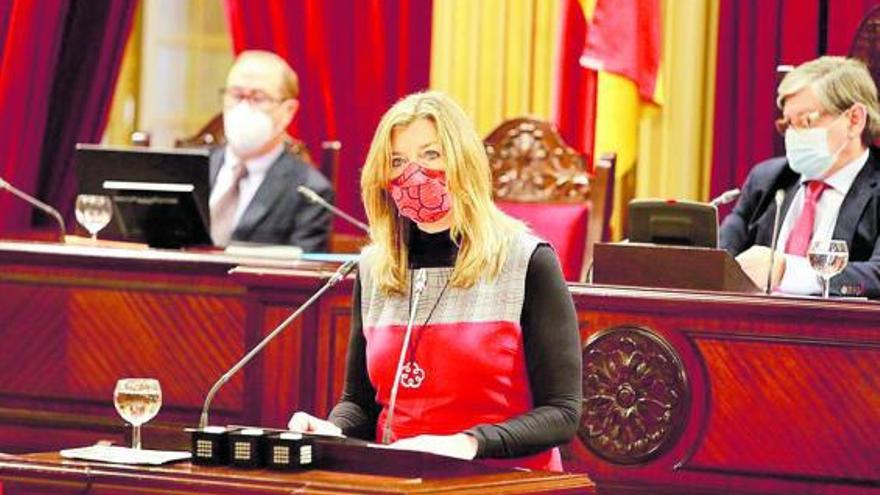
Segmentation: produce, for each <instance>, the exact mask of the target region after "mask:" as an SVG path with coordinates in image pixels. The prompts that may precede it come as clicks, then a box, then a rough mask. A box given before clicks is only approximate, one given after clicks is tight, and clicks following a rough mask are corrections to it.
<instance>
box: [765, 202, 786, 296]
mask: <svg viewBox="0 0 880 495" xmlns="http://www.w3.org/2000/svg"><path fill="white" fill-rule="evenodd" d="M773 199H774V201H776V213H775V214H774V215H773V239H772V240H771V243H770V244H771V245H770V268H769V269H768V270H767V285H766V286H765V287H764V293H765V294H769V293H770V289H771V287H770V283H771V282H772V279H773V265H774V264H775V263H776V243H777V241H779V218H780V216H781V212H782V201H783V200H784V199H785V191H784V190H783V189H777V190H776V196H774V198H773Z"/></svg>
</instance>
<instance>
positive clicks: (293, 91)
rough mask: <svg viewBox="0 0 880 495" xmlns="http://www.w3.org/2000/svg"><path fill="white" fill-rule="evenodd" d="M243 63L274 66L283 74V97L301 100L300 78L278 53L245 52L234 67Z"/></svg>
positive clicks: (237, 58) (239, 55)
mask: <svg viewBox="0 0 880 495" xmlns="http://www.w3.org/2000/svg"><path fill="white" fill-rule="evenodd" d="M241 62H257V63H261V64H267V65H271V66H274V67H275V68H276V69H277V70H278V72H279V73H280V74H281V87H280V88H279V89H280V90H281V97H282V98H284V99H297V98H299V76H297V75H296V71H294V70H293V68H292V67H291V66H290V64H288V63H287V60H284V59H283V58H282V57H281V56H279V55H278V54H277V53H273V52H268V51H265V50H245V51H243V52H241V53H239V54H238V57H236V58H235V62H234V63H233V64H232V66H233V67H235V66H236V65H238V64H239V63H241Z"/></svg>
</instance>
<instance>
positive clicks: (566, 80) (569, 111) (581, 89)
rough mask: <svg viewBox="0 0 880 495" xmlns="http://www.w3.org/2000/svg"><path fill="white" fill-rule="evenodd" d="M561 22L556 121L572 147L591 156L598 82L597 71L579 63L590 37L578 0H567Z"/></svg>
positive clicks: (594, 135)
mask: <svg viewBox="0 0 880 495" xmlns="http://www.w3.org/2000/svg"><path fill="white" fill-rule="evenodd" d="M561 22H562V29H561V30H560V33H559V36H560V39H559V46H560V50H559V59H558V60H557V62H556V67H557V76H556V91H555V95H554V96H555V97H554V102H553V112H554V118H553V120H554V122H555V123H556V126H557V127H558V128H559V133H560V134H561V135H562V137H563V138H564V139H565V141H566V142H567V143H568V145H569V146H571V147H573V148H575V149H576V150H578V151H580V152H581V153H584V154H586V155H588V156H590V157H592V155H593V143H594V142H595V137H596V84H597V82H596V71H593V70H590V69H587V68H586V67H584V66H582V65H581V64H580V58H581V54H582V53H583V52H584V44H585V43H586V38H587V21H586V18H585V17H584V10H583V8H582V7H581V4H580V2H579V1H578V0H565V2H564V4H563V7H562V19H561ZM592 165H593V163H592V162H591V163H590V166H591V167H592Z"/></svg>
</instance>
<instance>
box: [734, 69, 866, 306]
mask: <svg viewBox="0 0 880 495" xmlns="http://www.w3.org/2000/svg"><path fill="white" fill-rule="evenodd" d="M777 105H778V106H779V107H780V108H781V109H782V112H783V118H782V119H780V121H779V122H777V124H778V126H779V128H780V131H781V132H784V133H785V146H786V156H785V157H784V158H783V157H779V158H772V159H770V160H766V161H764V162H761V163H759V164H758V165H756V166H755V168H754V169H752V171H751V172H750V173H749V176H748V178H747V179H746V183H745V185H744V186H743V192H742V195H741V196H740V199H739V202H738V203H737V204H736V207H735V208H734V210H733V212H732V213H731V214H730V215H728V216H727V217H726V218H725V219H724V222H723V224H722V225H721V232H720V237H721V247H722V248H724V249H727V250H728V251H729V252H731V253H732V254H733V255H735V256H736V257H737V258H736V259H737V261H738V262H739V263H740V265H741V266H742V267H743V269H744V270H745V272H746V273H747V274H748V275H749V277H751V278H752V280H753V281H754V282H755V283H756V284H757V285H758V286H759V287H764V285H765V284H766V281H767V278H768V272H769V271H770V267H771V261H770V260H771V252H770V248H769V247H768V246H770V245H772V242H773V221H774V216H775V213H776V205H775V200H774V197H775V196H776V191H777V190H780V189H781V190H783V191H784V192H785V196H784V200H783V202H782V208H781V213H780V223H781V228H780V229H779V237H778V240H777V254H776V256H775V261H774V262H773V264H772V266H773V273H772V274H770V280H771V285H772V287H773V288H774V289H775V290H779V291H781V292H786V293H794V294H818V293H820V291H821V284H820V279H819V278H818V277H817V275H816V274H815V272H813V270H812V268H811V267H810V264H809V261H808V260H807V257H806V255H807V250H808V248H809V245H810V243H811V242H812V241H816V240H828V239H839V240H843V241H845V242H846V243H847V246H848V249H849V264H848V265H847V267H846V269H845V270H844V271H843V272H842V273H841V274H839V275H837V276H835V277H834V278H832V280H831V293H833V294H838V295H863V296H868V297H880V150H878V149H876V148H872V147H871V146H870V145H871V143H872V142H874V140H875V139H876V138H877V137H878V136H880V114H878V102H877V88H876V86H875V84H874V82H873V80H872V78H871V75H870V73H869V72H868V71H867V69H866V68H865V66H864V64H862V63H861V62H859V61H856V60H852V59H846V58H843V57H821V58H819V59H816V60H813V61H810V62H807V63H804V64H802V65H800V66H798V67H797V68H796V69H794V70H793V71H792V72H790V73H789V74H788V75H786V77H785V78H784V79H783V81H782V82H781V83H780V85H779V88H778V97H777Z"/></svg>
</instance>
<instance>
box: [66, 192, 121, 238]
mask: <svg viewBox="0 0 880 495" xmlns="http://www.w3.org/2000/svg"><path fill="white" fill-rule="evenodd" d="M75 211H76V221H77V222H79V223H80V225H82V226H83V227H85V229H86V230H88V231H89V234H91V235H92V240H93V241H94V240H96V239H97V238H98V232H100V230H101V229H103V228H104V227H106V226H107V224H108V223H110V218H112V217H113V204H112V203H111V201H110V197H109V196H101V195H99V194H80V195H79V196H77V197H76V208H75Z"/></svg>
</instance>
